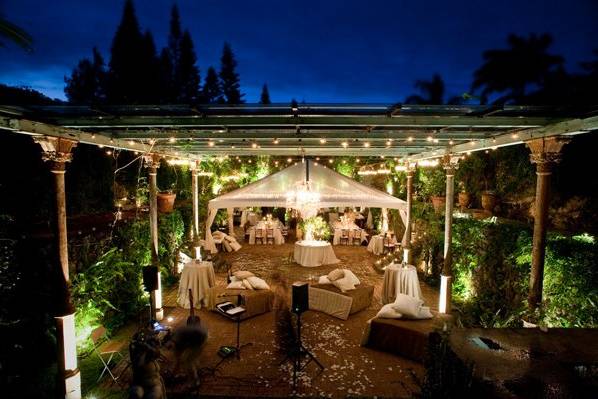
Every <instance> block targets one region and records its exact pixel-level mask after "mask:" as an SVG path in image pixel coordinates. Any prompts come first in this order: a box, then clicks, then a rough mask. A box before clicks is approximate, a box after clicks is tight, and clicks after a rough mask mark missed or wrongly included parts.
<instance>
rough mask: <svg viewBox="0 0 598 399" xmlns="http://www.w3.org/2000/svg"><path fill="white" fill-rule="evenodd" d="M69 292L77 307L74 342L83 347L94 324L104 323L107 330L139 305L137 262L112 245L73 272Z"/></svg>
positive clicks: (139, 285)
mask: <svg viewBox="0 0 598 399" xmlns="http://www.w3.org/2000/svg"><path fill="white" fill-rule="evenodd" d="M71 295H72V300H73V304H74V305H75V307H76V309H77V313H76V315H75V330H76V333H77V343H78V345H79V346H80V348H81V349H85V348H86V347H88V345H89V341H88V338H89V334H90V333H91V331H92V330H93V329H94V328H95V327H97V326H99V325H101V324H104V325H105V326H106V327H107V328H108V329H109V330H111V329H114V328H118V327H120V326H122V325H123V324H124V323H125V322H126V321H127V320H128V319H129V318H130V317H131V316H133V315H135V314H137V313H138V311H139V310H140V308H141V307H142V306H143V304H144V303H145V294H144V292H143V289H142V284H141V265H140V264H139V263H134V262H129V261H126V260H124V259H123V255H122V253H121V252H120V251H119V250H118V249H117V248H112V249H110V250H109V251H108V252H106V253H105V254H103V255H102V256H100V258H99V259H98V260H97V262H95V263H94V264H93V265H92V266H90V267H89V268H87V270H85V271H84V272H82V273H78V274H77V275H75V277H74V278H73V283H72V289H71Z"/></svg>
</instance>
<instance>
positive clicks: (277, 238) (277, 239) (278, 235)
mask: <svg viewBox="0 0 598 399" xmlns="http://www.w3.org/2000/svg"><path fill="white" fill-rule="evenodd" d="M268 228H272V229H274V244H276V245H281V244H284V237H283V235H282V229H281V223H280V222H273V223H272V227H268V226H267V224H266V223H265V222H259V223H258V224H257V225H256V226H254V227H250V228H249V244H250V245H254V244H255V230H256V229H260V230H262V237H263V240H264V244H265V243H266V241H267V240H266V232H267V231H266V230H267V229H268Z"/></svg>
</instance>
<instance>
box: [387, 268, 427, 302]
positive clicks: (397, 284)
mask: <svg viewBox="0 0 598 399" xmlns="http://www.w3.org/2000/svg"><path fill="white" fill-rule="evenodd" d="M397 294H405V295H409V296H412V297H414V298H417V299H422V300H423V297H422V291H421V287H420V286H419V279H418V278H417V269H416V268H415V266H412V265H407V267H406V268H404V267H402V266H401V265H395V264H392V263H391V264H390V265H388V266H387V267H386V270H385V271H384V285H383V286H382V304H383V305H384V304H387V303H391V302H394V301H395V299H396V297H397Z"/></svg>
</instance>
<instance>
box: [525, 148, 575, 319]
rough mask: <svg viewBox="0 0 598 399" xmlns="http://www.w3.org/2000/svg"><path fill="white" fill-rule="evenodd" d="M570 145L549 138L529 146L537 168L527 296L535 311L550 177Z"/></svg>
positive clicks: (538, 301)
mask: <svg viewBox="0 0 598 399" xmlns="http://www.w3.org/2000/svg"><path fill="white" fill-rule="evenodd" d="M569 141H570V140H569V139H567V138H563V137H549V138H540V139H534V140H530V141H528V142H526V144H527V146H528V148H529V149H530V151H531V154H530V160H531V162H532V163H534V164H536V200H535V208H534V236H533V240H532V268H531V274H530V283H529V295H528V306H529V308H530V309H532V310H533V309H535V308H537V307H538V306H540V305H541V304H542V287H543V280H544V255H545V250H546V230H547V222H548V206H549V204H550V175H551V174H552V166H553V165H555V164H556V163H558V162H559V161H560V160H561V150H562V148H563V146H564V145H565V144H567V143H568V142H569Z"/></svg>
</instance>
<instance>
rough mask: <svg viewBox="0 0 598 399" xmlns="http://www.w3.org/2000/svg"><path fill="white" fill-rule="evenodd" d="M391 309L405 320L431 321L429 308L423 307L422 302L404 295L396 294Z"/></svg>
mask: <svg viewBox="0 0 598 399" xmlns="http://www.w3.org/2000/svg"><path fill="white" fill-rule="evenodd" d="M392 305H393V308H394V309H395V310H396V311H397V312H399V313H401V314H402V315H403V317H404V318H406V319H431V318H432V313H430V308H429V307H427V306H423V305H424V301H422V300H421V299H417V298H414V297H412V296H409V295H405V294H397V299H395V301H394V303H393V304H392Z"/></svg>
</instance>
